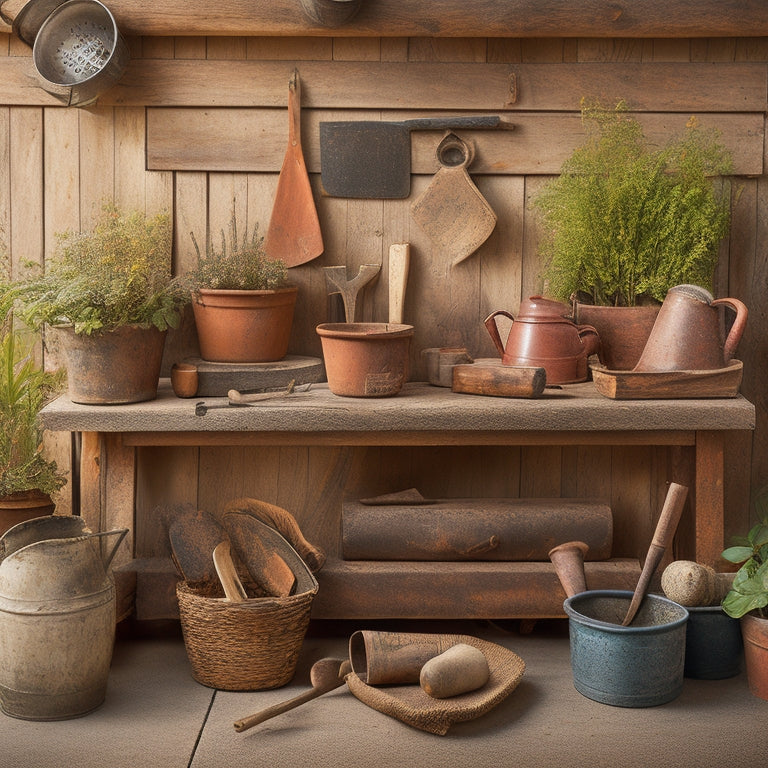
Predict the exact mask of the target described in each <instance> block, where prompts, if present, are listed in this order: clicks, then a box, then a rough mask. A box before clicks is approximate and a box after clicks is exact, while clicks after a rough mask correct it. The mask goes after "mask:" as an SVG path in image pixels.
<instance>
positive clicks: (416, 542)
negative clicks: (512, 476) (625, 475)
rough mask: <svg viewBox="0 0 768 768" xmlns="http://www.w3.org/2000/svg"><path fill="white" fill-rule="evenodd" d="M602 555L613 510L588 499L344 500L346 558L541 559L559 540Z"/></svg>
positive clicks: (607, 553)
mask: <svg viewBox="0 0 768 768" xmlns="http://www.w3.org/2000/svg"><path fill="white" fill-rule="evenodd" d="M573 540H578V541H583V542H585V543H586V544H587V546H588V549H589V551H588V553H587V555H586V557H587V559H589V560H607V559H608V558H610V557H611V547H612V543H613V516H612V513H611V508H610V506H609V505H607V504H605V503H604V502H600V501H595V500H590V499H513V498H509V499H487V498H475V499H435V500H433V501H429V502H427V503H419V504H386V505H385V504H378V505H373V504H369V503H363V502H353V501H350V502H344V503H343V505H342V549H343V555H344V559H345V560H431V561H455V560H509V561H546V560H547V559H548V557H549V551H550V549H552V548H553V547H555V546H557V545H558V544H561V543H562V542H564V541H573Z"/></svg>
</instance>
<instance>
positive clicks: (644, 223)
mask: <svg viewBox="0 0 768 768" xmlns="http://www.w3.org/2000/svg"><path fill="white" fill-rule="evenodd" d="M582 120H583V122H584V125H585V126H586V129H587V132H588V134H587V139H586V141H585V143H584V144H583V145H581V146H580V147H578V148H577V149H576V150H575V151H574V153H573V154H572V156H571V157H570V158H569V159H568V160H567V161H566V162H565V164H564V165H563V168H562V173H561V175H560V176H559V177H558V178H556V179H554V180H553V181H551V182H550V183H549V184H547V185H546V186H545V187H544V189H543V190H542V192H541V194H540V195H539V196H538V197H537V199H536V202H535V204H536V206H537V208H538V209H539V210H540V211H541V213H542V215H543V221H544V225H545V232H544V236H543V240H542V246H541V252H542V255H543V256H544V259H545V274H544V276H545V279H546V281H547V285H548V292H549V293H550V294H551V295H552V296H553V297H554V298H556V299H559V300H561V301H572V302H573V304H574V320H575V322H577V323H578V324H580V325H584V324H586V325H591V326H593V327H595V328H596V329H597V331H598V334H599V335H600V339H601V343H602V351H601V361H602V362H603V363H604V364H605V365H606V367H608V368H610V369H613V370H629V369H631V368H633V367H634V364H635V363H636V362H637V360H638V359H639V357H640V353H641V352H642V350H643V347H644V345H645V341H646V340H647V338H648V334H649V333H650V330H651V328H652V327H653V323H654V320H655V317H656V314H657V313H658V309H659V307H660V305H661V302H662V301H663V300H664V297H665V296H666V293H667V291H668V290H669V289H670V288H671V287H673V286H675V285H681V284H686V283H688V284H694V285H699V286H702V287H703V288H707V289H708V290H711V286H712V279H713V273H714V269H715V266H716V263H717V258H718V250H719V245H720V241H721V240H722V239H723V237H725V235H726V234H727V233H728V231H729V228H730V185H729V183H728V180H727V178H725V177H726V175H727V174H728V173H729V172H730V171H731V158H730V154H729V152H728V151H727V150H726V149H725V148H724V147H723V146H722V145H721V144H720V143H719V141H718V137H717V134H716V133H715V132H713V131H708V130H704V129H703V128H701V127H700V126H699V125H698V123H697V121H696V119H695V118H691V119H690V120H689V121H688V124H687V126H686V129H685V131H684V132H683V133H682V135H680V136H678V137H676V138H673V139H671V140H670V141H669V142H668V143H667V144H666V145H664V146H661V147H655V146H653V145H651V143H650V141H649V140H648V139H647V138H646V136H645V134H644V132H643V129H642V126H641V125H640V123H639V122H638V121H637V120H636V119H635V118H634V117H632V116H631V115H630V114H629V112H628V107H627V105H626V104H625V103H624V102H620V103H619V104H618V105H617V106H616V107H615V108H614V109H605V108H601V107H600V106H586V105H583V106H582ZM608 307H610V308H611V309H606V308H608ZM617 307H618V308H621V311H620V312H615V311H613V308H617ZM616 322H620V323H621V324H622V325H621V326H619V328H615V327H614V325H613V324H614V323H616Z"/></svg>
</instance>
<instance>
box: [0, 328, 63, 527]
mask: <svg viewBox="0 0 768 768" xmlns="http://www.w3.org/2000/svg"><path fill="white" fill-rule="evenodd" d="M62 387H63V375H62V374H61V373H59V372H50V371H45V370H43V369H41V368H40V367H39V366H38V365H37V364H36V362H35V360H34V357H33V355H32V345H31V344H25V343H24V340H23V337H22V335H21V334H20V333H19V332H18V331H17V330H16V329H15V327H14V324H13V317H12V316H8V317H7V318H6V320H5V322H4V323H3V325H2V339H0V423H2V429H1V430H0V534H3V533H5V531H7V530H8V529H9V528H10V527H11V526H13V525H15V524H16V523H20V522H22V521H24V520H29V519H32V518H35V517H40V516H42V515H50V514H52V513H53V511H54V508H55V504H54V502H53V501H52V499H51V494H53V493H55V492H56V491H58V490H59V489H60V488H62V487H63V486H64V485H65V483H66V481H67V480H66V475H65V474H64V473H63V472H61V471H59V468H58V467H57V465H56V462H55V461H53V460H51V459H48V458H47V457H46V455H45V449H44V446H43V429H42V427H41V425H40V420H39V414H40V411H41V409H42V408H43V406H45V404H46V403H48V402H49V401H50V400H51V399H52V398H53V397H55V396H56V395H57V394H58V393H59V392H60V390H61V388H62Z"/></svg>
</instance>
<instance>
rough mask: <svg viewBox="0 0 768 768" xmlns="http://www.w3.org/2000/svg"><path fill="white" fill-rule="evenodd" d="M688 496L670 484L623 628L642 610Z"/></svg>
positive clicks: (676, 485) (679, 487) (680, 487)
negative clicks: (655, 572) (654, 575)
mask: <svg viewBox="0 0 768 768" xmlns="http://www.w3.org/2000/svg"><path fill="white" fill-rule="evenodd" d="M687 495H688V488H687V487H686V486H684V485H679V484H678V483H670V485H669V490H668V491H667V497H666V499H665V500H664V507H663V508H662V510H661V515H660V516H659V522H658V523H657V524H656V530H655V531H654V533H653V540H652V541H651V546H650V547H649V548H648V554H647V555H646V557H645V563H644V564H643V570H642V571H641V573H640V578H639V579H638V581H637V586H636V587H635V593H634V594H633V595H632V601H631V602H630V604H629V610H628V611H627V615H626V616H625V617H624V621H622V622H621V625H622V626H623V627H627V626H629V625H630V624H631V623H632V619H634V618H635V614H636V613H637V611H638V609H639V608H640V604H641V603H642V602H643V598H644V597H645V593H646V591H647V590H648V584H649V583H650V581H651V576H653V573H654V571H655V570H656V568H657V567H658V565H659V563H660V562H661V558H662V556H663V555H664V552H665V550H666V549H667V547H668V546H670V544H672V539H673V538H674V536H675V531H676V530H677V524H678V523H679V522H680V516H681V515H682V513H683V507H684V506H685V499H686V496H687Z"/></svg>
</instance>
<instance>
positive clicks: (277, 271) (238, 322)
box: [185, 215, 298, 363]
mask: <svg viewBox="0 0 768 768" xmlns="http://www.w3.org/2000/svg"><path fill="white" fill-rule="evenodd" d="M192 242H193V243H194V246H195V250H196V251H197V257H198V263H197V268H196V269H195V270H193V271H192V272H190V273H189V274H188V275H186V276H185V280H186V282H187V284H188V286H189V288H190V290H191V291H192V309H193V311H194V315H195V325H196V326H197V335H198V340H199V342H200V356H201V357H202V358H203V359H204V360H209V361H211V362H220V363H265V362H275V361H278V360H282V359H283V358H284V357H285V356H286V354H287V353H288V344H289V342H290V337H291V328H292V326H293V312H294V307H295V305H296V296H297V294H298V287H297V286H294V285H288V283H287V280H286V266H285V264H284V263H283V262H282V261H281V260H279V259H270V258H268V257H267V255H266V253H265V251H264V246H263V243H264V238H263V237H262V236H261V235H260V234H259V229H258V227H254V228H253V230H252V231H251V234H250V235H249V234H248V231H247V229H246V231H245V232H244V233H243V236H242V239H240V238H238V233H237V223H236V220H235V217H234V215H233V216H232V221H231V224H230V231H229V237H228V238H227V236H226V235H225V233H224V232H222V233H221V246H220V248H216V247H215V246H214V244H213V242H212V241H211V240H210V239H209V240H208V242H207V243H206V248H205V252H201V249H200V247H199V245H198V243H197V240H196V239H195V236H194V234H193V235H192Z"/></svg>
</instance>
